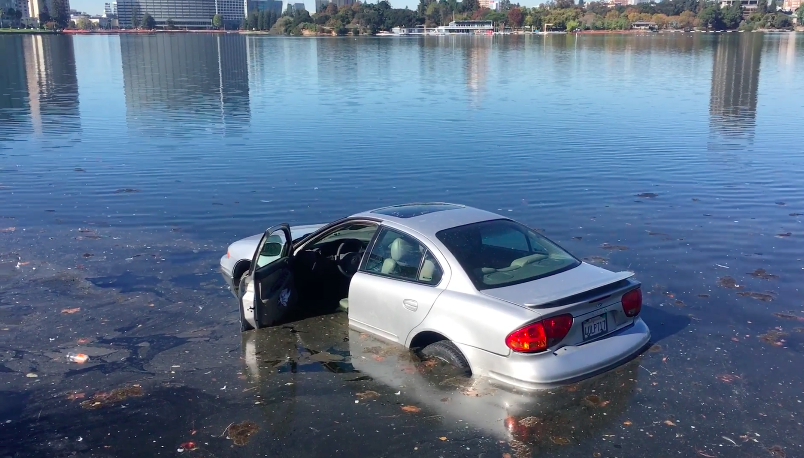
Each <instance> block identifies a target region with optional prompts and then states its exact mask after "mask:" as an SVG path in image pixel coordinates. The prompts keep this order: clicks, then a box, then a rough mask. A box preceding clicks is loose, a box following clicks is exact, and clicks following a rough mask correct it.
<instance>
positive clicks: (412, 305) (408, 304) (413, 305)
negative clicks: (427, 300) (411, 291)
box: [402, 299, 419, 312]
mask: <svg viewBox="0 0 804 458" xmlns="http://www.w3.org/2000/svg"><path fill="white" fill-rule="evenodd" d="M402 305H404V306H405V308H406V309H408V310H411V311H414V312H415V311H416V309H418V308H419V303H418V302H416V301H414V300H413V299H405V300H403V301H402Z"/></svg>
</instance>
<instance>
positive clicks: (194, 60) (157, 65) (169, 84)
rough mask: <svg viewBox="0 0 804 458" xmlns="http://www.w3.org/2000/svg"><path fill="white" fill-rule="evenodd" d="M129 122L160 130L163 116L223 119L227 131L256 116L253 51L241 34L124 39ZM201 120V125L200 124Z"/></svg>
mask: <svg viewBox="0 0 804 458" xmlns="http://www.w3.org/2000/svg"><path fill="white" fill-rule="evenodd" d="M120 48H121V56H122V62H123V85H124V92H125V98H126V114H127V119H128V121H129V123H132V122H136V123H139V124H140V126H141V127H150V128H160V127H161V126H162V125H165V124H162V122H161V121H162V119H164V118H170V119H171V120H172V121H175V120H176V119H177V118H185V117H186V119H192V120H193V121H196V122H193V123H187V124H183V126H184V127H185V128H189V129H192V125H193V124H195V125H199V124H204V125H203V126H201V127H199V128H206V127H208V125H207V123H210V122H211V123H215V122H218V123H219V124H220V127H222V128H223V129H225V130H231V129H232V128H238V127H242V126H245V125H247V124H248V123H249V121H250V118H251V111H250V104H249V86H248V84H249V80H248V57H247V56H248V54H247V50H246V43H245V37H244V36H240V35H226V36H219V35H215V36H213V35H200V34H199V35H195V34H184V35H167V34H165V35H161V34H157V35H156V36H126V35H123V36H121V37H120ZM197 121H200V123H197Z"/></svg>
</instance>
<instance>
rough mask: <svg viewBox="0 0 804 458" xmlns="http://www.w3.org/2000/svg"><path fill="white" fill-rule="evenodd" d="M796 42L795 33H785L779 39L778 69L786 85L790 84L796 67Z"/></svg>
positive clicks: (794, 75)
mask: <svg viewBox="0 0 804 458" xmlns="http://www.w3.org/2000/svg"><path fill="white" fill-rule="evenodd" d="M796 41H798V40H797V37H796V34H795V33H785V34H783V35H782V36H780V37H779V68H780V70H781V71H780V73H781V74H782V75H783V77H784V79H785V82H786V83H792V82H793V78H795V77H796V76H797V75H796V73H795V70H796V68H795V65H796Z"/></svg>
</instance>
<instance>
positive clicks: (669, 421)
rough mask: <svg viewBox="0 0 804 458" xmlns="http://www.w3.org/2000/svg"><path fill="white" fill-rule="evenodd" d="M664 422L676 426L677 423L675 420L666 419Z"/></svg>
mask: <svg viewBox="0 0 804 458" xmlns="http://www.w3.org/2000/svg"><path fill="white" fill-rule="evenodd" d="M664 424H665V425H667V426H675V425H676V424H675V423H673V420H665V421H664Z"/></svg>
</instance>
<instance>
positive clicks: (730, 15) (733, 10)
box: [722, 1, 743, 29]
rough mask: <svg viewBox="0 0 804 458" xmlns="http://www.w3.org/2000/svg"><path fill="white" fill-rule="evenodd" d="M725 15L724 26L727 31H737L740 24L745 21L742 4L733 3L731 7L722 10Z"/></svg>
mask: <svg viewBox="0 0 804 458" xmlns="http://www.w3.org/2000/svg"><path fill="white" fill-rule="evenodd" d="M722 13H723V18H722V19H723V25H724V26H725V27H726V28H727V29H736V28H737V27H739V26H740V22H742V20H743V6H742V5H741V4H740V2H737V1H735V2H733V3H732V4H731V6H729V7H728V8H726V9H725V10H722Z"/></svg>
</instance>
